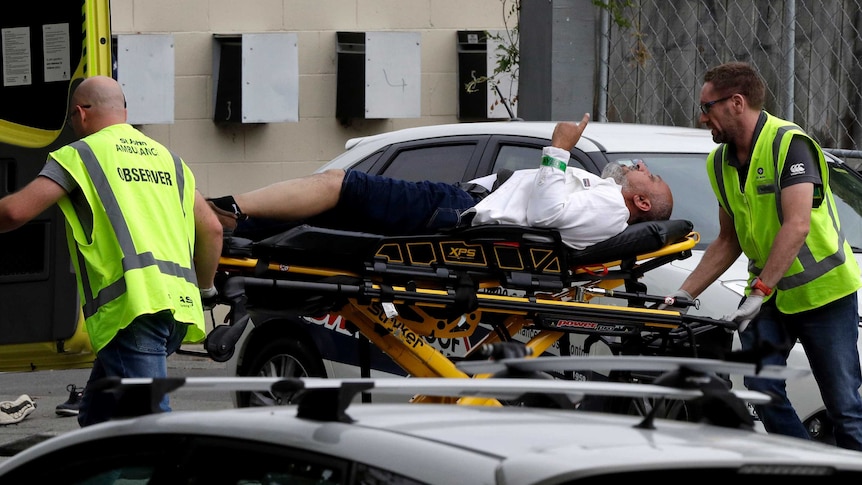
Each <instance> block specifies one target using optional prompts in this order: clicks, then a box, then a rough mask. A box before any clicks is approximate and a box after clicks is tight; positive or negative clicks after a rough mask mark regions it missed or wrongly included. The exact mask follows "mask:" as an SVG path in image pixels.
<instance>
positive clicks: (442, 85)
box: [111, 0, 504, 196]
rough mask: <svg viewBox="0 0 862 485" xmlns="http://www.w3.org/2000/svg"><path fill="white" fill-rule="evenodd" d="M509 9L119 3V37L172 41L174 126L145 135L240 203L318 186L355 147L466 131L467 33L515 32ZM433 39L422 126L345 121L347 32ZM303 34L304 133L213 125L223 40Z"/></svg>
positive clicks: (338, 2)
mask: <svg viewBox="0 0 862 485" xmlns="http://www.w3.org/2000/svg"><path fill="white" fill-rule="evenodd" d="M503 17H504V8H503V2H502V0H111V22H112V30H113V33H114V34H115V35H122V34H154V33H158V34H171V35H172V36H173V40H174V56H175V85H174V89H175V92H174V99H175V101H174V102H175V107H174V122H173V123H172V124H158V125H155V124H153V125H142V126H140V128H141V129H142V131H144V132H145V133H147V134H148V135H150V136H152V137H154V138H156V139H157V140H159V141H161V142H162V143H165V144H166V145H167V146H168V147H170V148H171V149H172V150H174V151H175V152H177V153H178V154H180V155H181V156H182V157H183V158H184V159H185V161H186V163H188V164H189V165H190V166H191V167H192V169H193V171H194V173H195V176H196V178H197V182H198V187H199V189H200V190H201V192H202V193H203V194H204V195H205V196H219V195H224V194H229V193H237V192H242V191H246V190H250V189H254V188H257V187H261V186H263V185H267V184H269V183H272V182H274V181H278V180H283V179H287V178H295V177H299V176H302V175H306V174H309V173H311V172H313V171H314V170H315V169H317V168H318V167H320V166H321V165H322V164H323V163H325V162H327V161H328V160H330V159H331V158H333V157H334V156H335V155H337V154H339V153H341V152H342V151H343V150H344V144H345V142H346V141H347V140H348V139H350V138H353V137H357V136H364V135H370V134H375V133H380V132H384V131H389V130H394V129H398V128H404V127H409V126H420V125H430V124H440V123H454V122H457V121H458V119H457V115H456V114H457V110H458V106H457V103H458V90H459V89H463V86H458V80H457V70H458V55H457V52H456V45H457V36H456V35H457V34H456V32H457V31H458V30H498V29H502V28H504V22H503ZM337 31H409V32H418V33H420V35H421V93H422V94H421V116H420V117H418V118H409V119H408V118H399V119H383V120H358V121H357V122H354V123H352V124H351V125H350V126H342V125H341V124H340V123H339V122H338V120H336V118H335V108H336V104H335V100H336V59H337V54H336V44H337V42H336V32H337ZM263 32H295V33H296V34H297V38H298V55H299V121H298V122H280V123H265V124H240V123H219V124H217V123H215V122H213V102H212V100H213V89H214V86H213V72H212V56H213V53H212V50H213V35H214V34H242V33H263Z"/></svg>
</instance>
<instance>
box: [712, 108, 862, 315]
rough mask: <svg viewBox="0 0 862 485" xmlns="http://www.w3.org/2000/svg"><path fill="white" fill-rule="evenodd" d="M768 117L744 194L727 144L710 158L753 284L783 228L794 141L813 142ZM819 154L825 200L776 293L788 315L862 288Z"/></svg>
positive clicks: (718, 194)
mask: <svg viewBox="0 0 862 485" xmlns="http://www.w3.org/2000/svg"><path fill="white" fill-rule="evenodd" d="M766 116H767V119H766V123H765V125H764V126H763V130H762V131H761V133H760V135H759V136H758V137H757V140H756V141H755V144H754V150H753V151H752V155H751V161H750V162H749V165H750V166H749V167H748V176H747V178H746V181H745V189H744V191H740V189H739V173H738V171H737V170H736V168H734V167H731V166H729V165H728V164H727V152H728V148H727V145H724V144H722V145H720V146H719V147H718V148H716V149H715V150H714V151H713V152H712V153H710V155H709V157H707V172H708V173H709V179H710V182H711V184H712V189H713V191H715V194H716V197H717V198H718V202H719V204H720V205H721V207H722V208H723V209H724V210H725V211H726V212H727V213H728V214H729V215H730V217H731V218H732V219H733V225H734V227H735V228H736V235H737V237H738V238H739V244H740V246H741V247H742V251H743V252H744V253H745V255H746V256H748V259H749V262H748V269H749V273H750V274H749V283H750V280H752V279H754V277H755V276H757V275H759V274H760V272H761V271H762V269H763V266H764V265H765V264H766V259H767V258H768V257H769V252H770V250H771V249H772V243H773V241H774V240H775V236H776V235H777V234H778V231H779V229H781V223H782V220H783V214H782V210H781V187H780V186H779V184H780V179H781V174H782V172H783V170H784V163H785V158H786V156H787V150H788V148H789V147H790V140H791V139H792V138H793V137H796V136H804V137H806V138H808V135H806V134H805V133H804V132H803V131H802V130H801V129H800V128H799V127H798V126H796V125H795V124H793V123H790V122H788V121H785V120H782V119H780V118H776V117H774V116H772V115H770V114H769V113H766ZM809 139H810V138H809ZM811 143H814V141H813V140H812V141H811ZM817 153H818V155H819V157H818V163H819V168H820V176H821V179H822V183H823V192H824V193H823V200H822V203H820V205H819V206H818V207H815V208H813V209H812V210H811V229H810V231H809V233H808V237H806V238H805V242H804V243H803V245H802V248H801V249H800V250H799V253H798V254H797V255H796V258H795V259H794V260H793V263H792V264H791V265H790V268H789V269H788V270H787V272H786V273H785V274H784V276H783V277H782V278H781V280H780V281H779V282H778V285H777V287H776V288H777V289H778V291H776V292H774V293H773V296H774V297H775V298H776V300H775V304H776V306H777V308H778V309H779V310H780V311H781V312H783V313H799V312H803V311H806V310H811V309H814V308H817V307H821V306H823V305H825V304H827V303H830V302H832V301H835V300H837V299H839V298H842V297H844V296H847V295H849V294H851V293H853V292H855V291H856V290H857V289H859V287H860V285H862V280H860V274H859V266H858V264H857V263H856V259H855V257H854V256H853V251H852V249H851V248H850V244H849V243H848V242H847V240H846V238H845V236H844V232H843V231H842V230H841V226H840V223H839V220H838V210H837V209H836V207H835V200H834V199H833V197H832V190H831V189H830V187H829V169H828V167H827V165H826V160H825V158H824V156H823V152H822V151H821V150H819V149H818V150H817ZM748 291H750V284H749V288H748V289H746V292H748Z"/></svg>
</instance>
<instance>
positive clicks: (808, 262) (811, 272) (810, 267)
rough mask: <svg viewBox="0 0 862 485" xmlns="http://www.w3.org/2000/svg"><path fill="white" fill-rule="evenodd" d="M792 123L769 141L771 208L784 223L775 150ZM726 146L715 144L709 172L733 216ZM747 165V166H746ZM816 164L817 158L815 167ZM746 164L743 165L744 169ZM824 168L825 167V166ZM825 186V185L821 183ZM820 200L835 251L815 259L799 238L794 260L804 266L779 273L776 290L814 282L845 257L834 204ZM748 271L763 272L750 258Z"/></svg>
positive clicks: (843, 237)
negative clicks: (772, 185) (833, 235)
mask: <svg viewBox="0 0 862 485" xmlns="http://www.w3.org/2000/svg"><path fill="white" fill-rule="evenodd" d="M795 128H796V127H795V126H790V125H788V126H782V127H779V128H778V131H777V132H776V135H775V138H774V139H773V141H772V157H773V160H772V163H773V167H774V172H775V188H774V190H775V207H776V211H777V216H778V221H779V223H783V222H784V213H783V210H782V207H781V186H780V183H781V172H779V168H781V167H779V153H780V149H781V141H782V139H783V138H784V135H785V134H786V133H787V132H788V131H790V130H791V129H795ZM726 147H727V145H726V144H722V145H721V146H719V147H718V149H717V150H716V152H715V157H714V158H713V171H714V173H715V174H716V176H715V179H716V184H717V185H718V189H719V193H720V196H721V199H722V201H723V202H724V207H725V210H726V211H727V213H728V214H729V215H730V218H731V219H733V218H734V216H733V209H732V208H731V206H730V203H729V201H728V198H727V187H726V186H725V183H724V172H723V167H724V165H723V163H724V161H725V158H726V154H725V149H726ZM749 166H750V165H749ZM819 166H820V163H819V160H818V167H819ZM747 169H748V167H746V170H747ZM826 169H827V170H828V167H826ZM827 176H828V175H827V174H821V178H823V179H825V177H827ZM824 185H825V184H824ZM824 203H825V204H826V208H827V212H828V214H829V220H830V221H831V223H832V228H833V230H834V231H835V232H836V234H837V236H838V246H837V250H836V251H835V252H834V253H832V254H830V255H828V256H826V257H825V258H823V259H822V260H821V261H819V262H818V261H817V260H816V259H815V258H814V255H813V254H812V252H811V248H810V247H809V246H808V241H807V239H806V240H805V241H803V243H802V247H800V248H799V253H797V255H796V259H797V260H798V261H799V263H800V264H801V265H802V267H803V268H804V269H803V271H802V272H800V273H797V274H795V275H791V276H786V275H785V276H783V277H782V278H781V280H779V282H778V285H777V287H778V289H780V290H790V289H793V288H798V287H800V286H803V285H805V284H807V283H810V282H812V281H814V280H815V279H817V278H819V277H821V276H823V275H825V274H826V273H828V272H829V271H832V270H833V269H835V268H837V267H839V266H841V265H842V264H844V262H845V261H846V257H845V254H844V242H845V240H846V236H845V235H844V231H843V230H841V229H840V228H839V227H838V223H837V219H836V217H835V207H834V206H833V205H832V204H831V198H829V197H825V198H824ZM748 271H749V272H751V274H753V275H755V276H759V275H760V272H761V271H763V268H759V267H757V266H756V265H755V264H754V261H752V260H750V259H749V261H748Z"/></svg>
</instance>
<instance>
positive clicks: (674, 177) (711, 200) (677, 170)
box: [608, 153, 862, 252]
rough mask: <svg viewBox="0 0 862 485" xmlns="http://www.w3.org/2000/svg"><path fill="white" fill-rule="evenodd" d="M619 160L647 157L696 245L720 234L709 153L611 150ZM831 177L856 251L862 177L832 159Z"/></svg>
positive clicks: (860, 240) (861, 224)
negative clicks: (694, 235)
mask: <svg viewBox="0 0 862 485" xmlns="http://www.w3.org/2000/svg"><path fill="white" fill-rule="evenodd" d="M608 157H609V159H611V160H613V161H618V162H626V161H632V160H643V161H644V163H646V165H647V167H649V169H650V171H651V172H653V173H655V174H656V175H660V176H661V177H662V178H663V179H664V180H665V181H667V183H668V185H670V188H671V191H673V199H674V206H673V215H672V216H671V217H673V218H674V219H687V220H689V221H692V222H693V223H694V230H695V231H697V232H698V233H699V234H700V242H699V243H698V244H697V246H696V247H695V248H696V249H706V247H707V246H708V245H709V243H711V242H712V241H714V240H715V238H716V237H717V236H718V202H716V200H715V196H714V195H713V193H712V188H711V187H710V185H709V179H708V178H707V175H706V168H705V167H706V154H662V153H650V154H613V155H612V154H608ZM829 169H830V171H829V177H830V183H831V185H832V193H833V195H834V197H835V205H836V206H837V207H838V215H839V218H840V220H841V226H842V228H843V230H844V235H845V236H846V237H847V240H848V241H849V242H850V246H852V247H853V250H854V252H862V177H860V175H859V174H857V173H855V172H853V171H852V170H851V169H849V168H848V167H847V166H845V165H843V164H837V163H830V164H829Z"/></svg>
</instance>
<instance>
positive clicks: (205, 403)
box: [0, 346, 233, 461]
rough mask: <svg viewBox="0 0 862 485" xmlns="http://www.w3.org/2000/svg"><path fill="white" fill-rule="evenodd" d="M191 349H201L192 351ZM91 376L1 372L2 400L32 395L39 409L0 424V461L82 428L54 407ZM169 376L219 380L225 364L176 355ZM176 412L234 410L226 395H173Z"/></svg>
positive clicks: (73, 372)
mask: <svg viewBox="0 0 862 485" xmlns="http://www.w3.org/2000/svg"><path fill="white" fill-rule="evenodd" d="M188 350H193V351H197V350H201V349H199V348H195V347H194V346H192V348H190V349H188ZM89 374H90V370H89V369H74V370H62V371H50V370H49V371H38V372H12V373H0V400H3V401H5V400H14V399H15V398H17V397H18V396H20V395H21V394H29V395H30V397H31V398H32V399H33V400H34V402H35V403H36V410H35V411H34V412H33V413H32V414H30V415H29V416H28V417H27V418H26V419H24V420H23V421H21V422H20V423H17V424H10V425H5V426H2V425H0V461H2V460H3V459H5V458H6V457H8V456H10V455H11V454H13V453H15V452H16V451H17V450H20V449H21V448H23V447H26V446H29V445H32V444H35V443H37V442H39V441H43V440H45V439H47V438H50V437H52V436H55V435H58V434H62V433H66V432H69V431H72V430H76V429H79V427H78V421H77V420H76V419H75V418H74V417H61V416H58V415H57V414H56V413H55V412H54V408H55V407H56V406H57V405H58V404H60V403H62V402H65V401H66V400H67V399H68V398H69V392H68V391H67V390H66V386H67V385H69V384H75V385H77V386H83V385H84V384H85V383H86V381H87V377H88V376H89ZM168 375H169V376H170V377H217V376H225V375H226V370H225V364H223V363H218V362H214V361H213V360H211V359H209V358H207V357H198V356H190V355H182V354H174V355H172V356H171V357H169V358H168ZM171 407H172V408H173V409H174V410H189V409H198V410H201V409H224V408H231V407H233V403H232V401H231V398H230V394H229V393H227V392H193V393H182V392H178V393H174V394H172V395H171Z"/></svg>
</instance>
